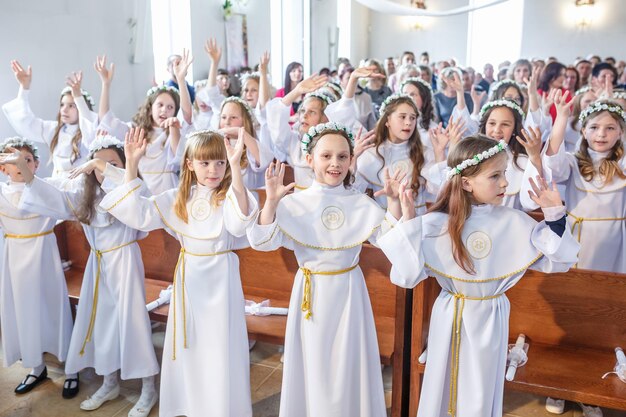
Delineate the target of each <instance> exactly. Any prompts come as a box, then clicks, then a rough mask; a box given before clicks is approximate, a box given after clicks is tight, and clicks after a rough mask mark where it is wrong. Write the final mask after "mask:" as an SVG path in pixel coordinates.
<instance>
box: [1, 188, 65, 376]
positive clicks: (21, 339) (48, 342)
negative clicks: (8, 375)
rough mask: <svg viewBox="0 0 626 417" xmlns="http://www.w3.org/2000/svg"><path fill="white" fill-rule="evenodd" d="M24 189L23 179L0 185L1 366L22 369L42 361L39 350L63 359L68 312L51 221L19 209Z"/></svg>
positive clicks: (63, 281) (63, 276) (52, 222)
mask: <svg viewBox="0 0 626 417" xmlns="http://www.w3.org/2000/svg"><path fill="white" fill-rule="evenodd" d="M23 190H24V184H23V183H9V184H0V228H2V233H3V234H4V235H6V238H5V239H4V244H3V245H2V246H3V248H2V263H1V264H0V265H1V267H0V325H1V327H2V348H3V352H4V354H3V356H4V365H5V366H11V365H12V364H13V363H15V362H16V361H18V360H20V359H21V360H22V365H23V366H24V367H28V368H33V367H36V366H39V365H41V364H42V360H43V353H44V352H48V353H51V354H53V355H54V356H56V357H57V358H58V359H59V361H61V362H63V361H65V358H66V357H67V350H68V348H69V345H70V336H71V335H72V313H71V310H70V302H69V298H68V295H67V286H66V285H65V275H64V274H63V268H62V267H61V259H60V257H59V249H58V246H57V240H56V236H55V235H54V233H53V232H52V230H53V228H54V224H55V220H54V219H51V218H49V217H44V216H39V215H36V214H32V213H30V212H27V211H25V210H21V209H20V208H18V204H19V200H20V198H21V195H22V192H23ZM40 234H41V235H40ZM32 235H40V236H32ZM28 236H32V237H28Z"/></svg>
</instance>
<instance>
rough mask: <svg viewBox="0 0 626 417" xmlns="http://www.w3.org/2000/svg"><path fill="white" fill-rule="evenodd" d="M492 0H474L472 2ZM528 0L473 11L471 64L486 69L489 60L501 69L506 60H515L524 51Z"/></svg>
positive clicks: (470, 49)
mask: <svg viewBox="0 0 626 417" xmlns="http://www.w3.org/2000/svg"><path fill="white" fill-rule="evenodd" d="M487 1H488V0H471V2H470V4H471V5H477V4H484V3H486V2H487ZM523 20H524V0H509V1H506V2H504V3H500V4H497V5H495V6H491V7H487V8H484V9H480V10H477V11H475V12H471V13H469V21H468V23H469V24H468V36H467V63H468V65H469V66H471V67H473V68H474V69H475V70H476V71H478V72H482V69H483V66H484V65H485V64H487V63H490V64H492V65H493V66H494V67H495V68H497V66H498V64H499V63H501V62H503V61H507V60H508V61H511V62H513V61H515V60H517V59H518V58H521V57H520V53H521V50H522V23H523Z"/></svg>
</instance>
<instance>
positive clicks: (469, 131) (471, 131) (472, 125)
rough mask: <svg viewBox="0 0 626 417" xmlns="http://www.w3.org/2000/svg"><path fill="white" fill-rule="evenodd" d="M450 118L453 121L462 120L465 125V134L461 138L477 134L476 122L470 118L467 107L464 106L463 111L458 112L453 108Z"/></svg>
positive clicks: (457, 109) (455, 107) (456, 108)
mask: <svg viewBox="0 0 626 417" xmlns="http://www.w3.org/2000/svg"><path fill="white" fill-rule="evenodd" d="M450 117H451V118H453V119H454V120H459V119H461V120H463V122H464V123H465V133H464V135H463V136H472V135H475V134H476V133H478V122H476V120H474V119H472V116H471V115H470V113H469V110H468V109H467V106H465V108H464V109H463V110H459V108H458V107H457V106H454V108H453V109H452V114H451V115H450Z"/></svg>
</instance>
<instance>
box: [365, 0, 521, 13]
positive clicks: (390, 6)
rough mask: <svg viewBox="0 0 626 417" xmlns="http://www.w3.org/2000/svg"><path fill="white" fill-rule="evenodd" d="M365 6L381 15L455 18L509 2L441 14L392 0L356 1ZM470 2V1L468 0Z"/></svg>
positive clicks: (496, 1)
mask: <svg viewBox="0 0 626 417" xmlns="http://www.w3.org/2000/svg"><path fill="white" fill-rule="evenodd" d="M356 1H357V2H359V3H361V4H362V5H363V6H365V7H368V8H370V9H372V10H375V11H377V12H379V13H385V14H396V15H404V16H431V17H444V16H454V15H457V14H463V13H469V12H473V11H474V10H479V9H484V8H485V7H490V6H495V5H496V4H500V3H504V2H506V1H509V0H490V1H486V2H484V3H482V4H474V5H467V6H463V7H457V8H456V9H450V10H446V11H439V12H429V11H428V10H424V9H418V8H415V7H411V6H403V5H401V4H398V3H394V2H392V1H390V0H356ZM468 1H469V0H468Z"/></svg>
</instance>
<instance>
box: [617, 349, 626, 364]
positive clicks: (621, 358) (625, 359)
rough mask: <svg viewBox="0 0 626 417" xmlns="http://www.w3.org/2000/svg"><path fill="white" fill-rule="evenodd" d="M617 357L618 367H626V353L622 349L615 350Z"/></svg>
mask: <svg viewBox="0 0 626 417" xmlns="http://www.w3.org/2000/svg"><path fill="white" fill-rule="evenodd" d="M615 355H616V356H617V364H618V365H626V355H624V351H623V350H622V348H621V347H616V348H615Z"/></svg>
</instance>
